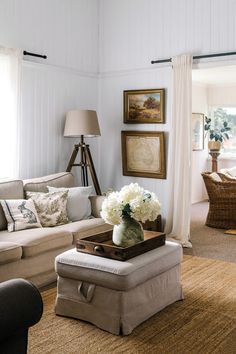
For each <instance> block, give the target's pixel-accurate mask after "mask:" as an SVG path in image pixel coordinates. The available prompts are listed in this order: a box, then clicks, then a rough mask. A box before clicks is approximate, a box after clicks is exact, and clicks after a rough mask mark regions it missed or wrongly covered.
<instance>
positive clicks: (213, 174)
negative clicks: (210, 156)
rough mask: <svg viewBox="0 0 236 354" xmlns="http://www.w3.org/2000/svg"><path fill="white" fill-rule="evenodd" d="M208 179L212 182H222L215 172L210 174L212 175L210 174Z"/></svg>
mask: <svg viewBox="0 0 236 354" xmlns="http://www.w3.org/2000/svg"><path fill="white" fill-rule="evenodd" d="M210 177H211V178H212V179H214V181H216V182H222V179H221V178H220V176H219V175H218V173H216V172H212V173H211V174H210Z"/></svg>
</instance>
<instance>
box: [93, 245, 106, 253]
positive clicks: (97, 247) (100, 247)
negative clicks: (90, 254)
mask: <svg viewBox="0 0 236 354" xmlns="http://www.w3.org/2000/svg"><path fill="white" fill-rule="evenodd" d="M94 251H95V252H97V253H100V254H101V253H104V248H103V247H102V246H95V247H94Z"/></svg>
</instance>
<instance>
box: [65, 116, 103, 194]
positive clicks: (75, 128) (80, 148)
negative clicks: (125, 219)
mask: <svg viewBox="0 0 236 354" xmlns="http://www.w3.org/2000/svg"><path fill="white" fill-rule="evenodd" d="M100 135H101V133H100V128H99V124H98V118H97V113H96V112H95V111H91V110H77V111H69V112H68V113H67V115H66V123H65V130H64V136H65V137H70V138H78V137H80V142H79V144H75V146H74V150H73V152H72V155H71V158H70V161H69V163H68V166H67V169H66V171H67V172H70V171H71V169H72V167H73V166H80V167H81V182H82V185H83V186H88V168H89V171H90V174H91V177H92V180H93V184H94V188H95V191H96V193H97V195H101V189H100V186H99V182H98V179H97V175H96V171H95V168H94V164H93V159H92V155H91V152H90V149H89V145H87V144H86V143H85V142H84V138H86V137H87V138H91V137H95V136H100ZM79 152H80V163H75V159H76V157H77V155H78V153H79Z"/></svg>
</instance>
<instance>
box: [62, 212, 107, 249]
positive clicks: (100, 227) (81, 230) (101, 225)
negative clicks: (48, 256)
mask: <svg viewBox="0 0 236 354" xmlns="http://www.w3.org/2000/svg"><path fill="white" fill-rule="evenodd" d="M57 229H58V230H68V231H70V232H71V233H72V234H73V243H74V244H75V243H76V240H77V239H79V238H84V237H87V236H90V235H91V234H92V235H93V234H95V233H98V232H102V231H108V230H111V229H112V226H111V225H108V224H105V221H104V220H103V219H102V218H92V219H87V220H80V221H75V222H72V223H69V224H66V225H60V226H57Z"/></svg>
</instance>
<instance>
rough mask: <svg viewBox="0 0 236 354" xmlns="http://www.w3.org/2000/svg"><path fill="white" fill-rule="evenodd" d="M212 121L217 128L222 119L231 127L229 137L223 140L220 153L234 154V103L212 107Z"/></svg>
mask: <svg viewBox="0 0 236 354" xmlns="http://www.w3.org/2000/svg"><path fill="white" fill-rule="evenodd" d="M210 113H211V114H210V117H211V118H212V123H213V124H214V125H215V127H216V128H217V127H218V126H221V122H222V120H224V121H227V122H228V126H229V127H230V128H231V130H230V131H229V133H228V135H229V139H228V140H224V143H223V145H222V148H221V153H223V154H228V155H235V156H236V105H235V106H234V107H212V108H211V110H210Z"/></svg>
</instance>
